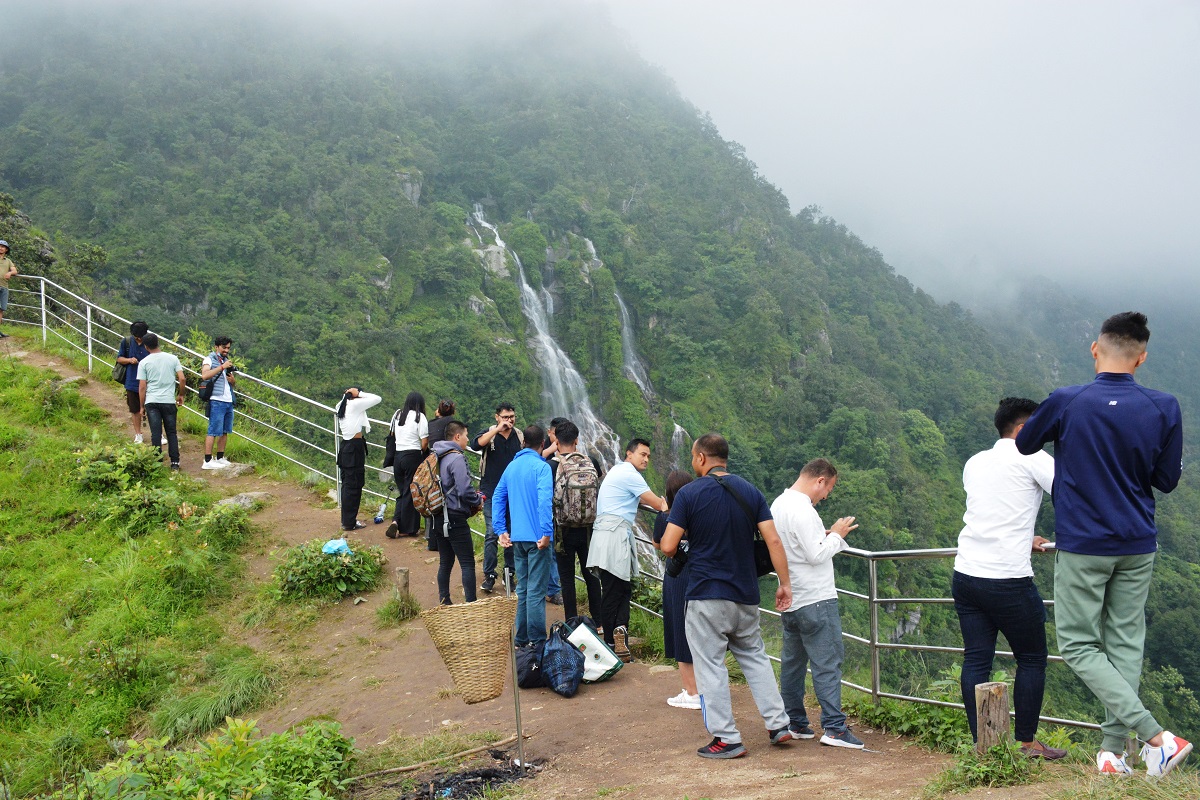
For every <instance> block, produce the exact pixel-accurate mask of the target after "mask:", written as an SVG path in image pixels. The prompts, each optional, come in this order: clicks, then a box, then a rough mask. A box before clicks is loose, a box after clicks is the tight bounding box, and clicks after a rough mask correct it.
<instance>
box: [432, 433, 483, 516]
mask: <svg viewBox="0 0 1200 800" xmlns="http://www.w3.org/2000/svg"><path fill="white" fill-rule="evenodd" d="M433 452H434V453H436V454H437V456H438V463H439V464H440V465H441V477H442V496H443V497H445V498H446V508H447V509H449V510H450V513H452V514H467V513H469V512H470V510H471V506H477V505H479V504H480V503H481V502H482V499H481V497H480V495H479V492H478V491H476V490H475V488H474V487H473V486H471V472H470V470H468V469H467V459H466V457H465V456H463V451H462V448H461V447H459V446H458V445H457V444H455V443H454V442H452V441H449V440H447V441H442V442H434V443H433Z"/></svg>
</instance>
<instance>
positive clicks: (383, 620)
mask: <svg viewBox="0 0 1200 800" xmlns="http://www.w3.org/2000/svg"><path fill="white" fill-rule="evenodd" d="M420 613H421V604H420V603H419V602H418V601H417V598H415V597H413V596H412V594H411V593H409V592H401V591H400V590H399V589H396V588H395V587H393V588H392V596H391V597H390V598H388V600H387V602H386V603H384V604H383V605H382V606H380V608H379V610H378V611H376V612H375V615H376V617H378V619H379V623H380V624H381V625H399V624H400V623H402V622H408V621H409V620H410V619H415V618H416V616H417V615H418V614H420Z"/></svg>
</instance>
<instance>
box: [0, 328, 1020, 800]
mask: <svg viewBox="0 0 1200 800" xmlns="http://www.w3.org/2000/svg"><path fill="white" fill-rule="evenodd" d="M2 344H3V348H2V349H3V350H7V351H8V352H9V354H10V355H12V356H13V357H17V358H20V359H21V360H22V361H24V362H26V363H28V364H30V365H36V366H40V367H48V368H50V369H53V370H54V371H56V372H57V373H59V374H60V375H62V376H64V377H76V376H81V374H82V373H81V371H80V370H78V369H77V368H75V367H74V366H73V365H71V364H68V363H64V360H63V359H62V358H60V357H57V356H51V355H47V354H45V353H42V352H39V351H36V350H33V349H32V348H28V347H24V345H25V344H27V343H26V342H21V341H19V340H16V339H15V338H10V339H7V340H4V341H3V343H2ZM22 348H24V352H21V350H22ZM80 391H81V392H82V393H83V394H84V395H85V396H87V397H88V398H89V399H90V400H92V401H93V402H95V403H96V404H97V405H98V406H99V407H100V408H102V409H104V410H105V411H107V412H108V413H109V415H110V416H111V417H112V420H113V424H114V425H116V426H118V427H119V428H120V429H121V430H122V431H123V432H128V413H127V411H126V410H125V407H124V397H123V396H122V394H121V393H120V390H119V387H117V386H115V385H114V384H112V383H111V382H110V381H107V380H104V379H103V377H100V376H93V378H92V379H91V380H88V381H87V382H86V383H85V384H83V385H82V386H81V388H80ZM180 447H181V452H182V459H181V461H182V465H183V470H184V472H186V473H187V474H188V475H190V476H192V477H193V478H196V479H198V480H202V481H206V482H208V483H209V484H210V485H211V486H212V487H213V488H214V489H216V490H217V491H219V492H223V493H225V494H227V495H233V494H237V493H240V492H247V491H265V492H269V493H270V494H271V496H272V497H271V499H270V500H269V501H268V503H267V505H266V507H265V508H263V509H262V510H260V511H259V512H257V513H256V514H255V517H254V519H255V522H256V523H258V524H259V525H261V526H262V527H263V528H264V529H265V530H266V531H267V532H268V545H267V546H266V547H263V548H261V549H260V550H259V551H258V552H254V553H250V554H248V562H249V564H248V565H249V571H250V574H251V575H252V576H253V578H254V579H255V580H263V581H265V580H267V579H269V576H270V572H271V569H272V568H273V564H274V562H273V560H272V559H271V557H270V551H271V549H272V548H273V547H274V546H275V545H285V544H287V545H290V544H297V543H300V542H304V541H308V540H310V539H313V538H318V537H331V538H332V537H333V536H335V535H337V534H338V530H339V528H338V516H337V511H336V510H335V509H328V508H323V507H322V505H323V504H324V500H323V498H321V497H318V496H317V495H315V494H314V493H313V492H312V491H310V490H307V489H304V488H303V487H301V486H299V485H295V484H292V483H287V482H280V481H273V480H270V479H268V478H264V477H262V476H259V475H254V474H249V475H244V476H242V477H239V478H233V479H229V478H225V477H222V475H221V473H220V472H218V471H202V470H201V469H200V464H201V463H202V461H203V458H202V453H203V440H202V439H201V438H199V437H192V436H183V437H181V443H180ZM362 533H363V534H365V535H364V536H362V537H361V538H362V539H364V540H366V541H368V542H370V543H378V544H380V545H382V546H383V547H384V549H385V551H386V552H387V554H388V557H389V559H390V560H391V565H390V566H392V567H394V566H405V567H408V568H409V569H410V570H411V580H412V590H413V593H414V594H415V595H416V596H417V598H418V599H419V600H420V602H421V604H422V605H423V606H425V607H429V606H431V605H433V604H434V603H435V602H436V599H437V591H436V583H435V579H436V570H437V566H436V555H435V554H433V553H430V552H428V551H426V550H425V548H424V542H414V541H411V540H400V541H389V540H387V539H385V538H384V536H383V527H382V526H373V525H369V526H368V528H367V530H365V531H363V532H362ZM459 591H461V589H460V590H459ZM387 592H388V590H387V589H385V590H382V591H379V592H375V593H373V594H370V595H366V596H365V599H366V602H363V603H360V604H357V605H355V604H354V603H353V602H351V601H349V600H347V601H344V602H342V603H340V604H338V605H336V606H329V607H324V608H323V609H322V610H321V611H320V616H319V617H318V618H317V619H316V620H315V621H313V622H312V624H310V625H307V626H305V627H303V628H302V629H301V630H299V631H297V630H295V629H294V627H289V628H285V627H283V626H279V627H273V626H272V625H271V624H270V623H266V624H263V625H260V626H259V627H256V628H252V629H249V630H246V631H241V630H239V629H238V627H237V625H236V624H235V625H232V626H231V634H232V635H234V636H238V637H240V638H243V639H244V640H246V641H247V643H249V644H251V645H252V646H254V647H255V648H256V649H259V650H262V651H265V652H266V653H268V654H270V655H271V656H272V657H274V658H276V659H278V660H279V661H280V662H281V664H282V665H283V669H284V670H285V671H286V673H287V675H288V676H289V680H288V681H287V688H286V689H285V690H284V694H283V695H282V697H281V698H280V700H279V702H278V703H276V704H275V705H273V706H272V707H270V708H265V709H261V710H260V711H259V713H258V714H257V716H258V718H259V720H260V724H261V726H262V727H263V729H264V730H267V731H276V730H281V729H284V728H286V727H287V726H289V725H292V724H294V723H297V722H300V721H303V720H306V719H310V718H312V717H316V716H328V717H333V718H335V719H337V720H338V721H339V722H341V724H342V726H343V727H344V729H345V731H346V733H347V734H349V735H351V736H353V737H355V739H356V740H357V743H358V745H359V746H360V747H369V746H371V745H373V744H375V743H377V742H380V741H383V740H384V739H386V738H388V737H389V736H392V735H394V734H401V735H414V736H424V735H427V734H430V733H435V732H437V731H439V730H443V729H445V728H446V727H448V726H462V727H463V728H465V729H468V730H492V731H498V732H502V733H504V734H506V735H507V734H510V733H512V732H513V731H514V730H515V728H514V719H513V700H512V695H511V689H510V690H509V691H506V692H505V693H504V695H503V696H502V697H500V698H498V699H496V700H493V701H490V702H487V703H481V704H478V705H475V706H468V705H466V704H464V703H463V702H462V701H461V700H459V699H458V697H457V696H455V695H453V694H452V692H451V689H452V682H451V680H450V676H449V673H447V672H446V669H445V667H444V666H443V664H442V662H441V659H440V657H439V656H438V654H437V651H436V650H435V648H434V646H433V643H432V641H431V640H430V638H429V635H428V634H427V633H426V631H425V628H424V626H423V625H421V624H420V622H413V623H409V624H408V625H406V626H405V627H403V628H401V629H399V630H397V629H381V628H380V627H379V626H378V624H377V622H376V619H375V610H376V608H378V607H379V605H380V604H381V603H383V602H384V600H386V598H387V596H388V595H387ZM556 614H557V615H558V617H559V618H561V612H559V609H557V608H553V609H552V611H551V617H552V618H553V617H554V616H555V615H556ZM678 691H679V682H678V678H677V675H676V674H675V673H674V671H664V670H662V669H661V668H660V669H658V670H655V669H652V668H651V667H649V666H647V665H644V664H637V663H635V664H632V665H630V666H629V667H627V668H625V669H624V670H622V671H621V673H619V674H618V675H617V676H616V678H614V679H613V680H611V681H608V682H606V683H602V684H597V685H588V686H584V687H583V688H582V689H581V691H580V692H579V694H578V695H577V696H576V697H574V698H572V699H569V700H568V699H563V698H561V697H558V696H557V695H555V694H554V693H553V692H551V691H550V690H548V689H542V690H534V691H524V692H522V694H521V709H522V718H523V722H524V727H525V732H526V734H527V736H528V739H527V743H526V752H527V756H528V758H530V759H531V760H535V759H544V760H545V761H546V762H547V766H546V768H545V770H544V772H543V773H542V774H541V775H539V776H538V778H537V779H536V780H534V781H531V782H530V783H528V784H526V789H525V793H526V794H527V795H528V796H530V797H535V798H559V797H596V796H602V795H609V794H611V795H614V796H620V797H631V798H632V797H636V798H680V797H689V798H699V797H714V798H718V797H719V798H767V797H771V798H774V797H778V796H780V795H781V794H784V793H803V794H804V795H805V796H806V797H816V798H822V797H831V798H832V797H835V796H837V797H840V798H843V800H850V799H851V798H864V799H865V798H913V797H916V796H918V795H919V794H920V791H921V789H922V787H923V786H924V785H925V784H926V783H927V782H928V781H929V780H930V779H931V778H932V777H933V776H934V775H935V774H936V773H937V772H939V771H940V770H941V769H943V768H944V767H945V766H946V765H947V764H948V763H949V758H948V757H946V756H944V755H939V754H934V753H930V752H928V751H925V750H923V749H921V748H918V747H915V746H912V745H910V744H908V743H906V742H905V741H903V740H900V739H898V738H896V737H893V736H888V735H884V734H881V733H878V732H876V731H873V730H870V729H867V728H856V729H855V732H856V733H857V734H858V735H859V736H861V738H862V739H863V740H864V741H865V742H866V744H867V748H868V751H866V752H859V751H853V750H843V749H839V748H832V747H824V746H821V745H819V744H818V743H817V742H816V741H815V740H814V741H806V742H792V743H790V744H787V745H784V746H780V747H772V746H770V745H768V743H767V739H766V733H765V731H764V729H763V727H762V723H761V719H760V718H759V717H758V714H757V712H756V711H755V708H754V703H753V700H752V698H751V697H750V694H749V692H748V690H747V689H746V688H745V687H744V686H739V687H734V691H733V696H734V709H735V713H736V716H737V719H738V721H739V724H740V725H741V727H742V730H743V734H744V736H745V742H746V745H747V748H748V749H749V751H750V753H749V756H748V757H746V758H741V759H737V760H735V761H728V762H711V761H704V760H701V759H699V758H698V757H697V756H696V755H695V749H696V748H697V747H699V746H700V745H702V744H705V743H706V742H707V741H708V739H709V738H710V737H709V736H708V734H707V733H706V732H705V730H704V727H703V723H702V721H701V716H700V713H699V712H697V711H685V710H679V709H674V708H671V707H669V706H667V704H666V702H665V699H666V698H667V697H668V696H670V695H673V694H675V693H677V692H678ZM979 796H981V797H984V796H991V797H1000V796H1002V795H1000V794H996V795H990V794H981V795H979ZM1024 796H1028V790H1027V793H1026V795H1024Z"/></svg>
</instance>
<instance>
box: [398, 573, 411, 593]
mask: <svg viewBox="0 0 1200 800" xmlns="http://www.w3.org/2000/svg"><path fill="white" fill-rule="evenodd" d="M396 589H398V590H399V592H400V594H402V595H403V594H408V567H396Z"/></svg>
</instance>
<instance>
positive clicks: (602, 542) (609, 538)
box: [587, 439, 667, 663]
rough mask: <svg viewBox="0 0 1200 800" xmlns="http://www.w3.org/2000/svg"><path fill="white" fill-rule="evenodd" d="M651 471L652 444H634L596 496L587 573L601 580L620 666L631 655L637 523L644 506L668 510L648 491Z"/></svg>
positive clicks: (607, 629) (607, 633)
mask: <svg viewBox="0 0 1200 800" xmlns="http://www.w3.org/2000/svg"><path fill="white" fill-rule="evenodd" d="M649 466H650V443H649V442H647V441H646V440H645V439H633V440H632V441H630V442H629V444H628V445H627V446H626V447H625V460H624V461H622V462H621V463H620V464H617V465H616V466H615V467H613V468H612V469H610V470H609V471H608V474H607V475H605V476H604V481H603V482H602V483H601V484H600V491H599V492H598V493H597V494H596V521H595V523H593V525H592V543H591V545H589V547H588V561H587V565H588V569H590V570H593V571H594V574H595V575H596V577H598V578H599V579H600V627H602V628H603V629H604V640H605V641H606V642H608V646H609V647H611V648H612V649H613V652H614V653H615V654H616V655H617V657H619V658H620V659H621V660H622V661H624V662H626V663H628V662H629V661H631V660H632V655H631V654H630V652H629V602H630V600H631V599H632V598H633V579H634V578H635V577H636V576H637V574H638V570H639V567H638V560H637V550H636V548H635V545H634V542H633V521H634V520H635V519H636V518H637V511H638V506H639V505H640V504H642V503H645V504H646V505H648V506H650V507H651V508H654V509H657V510H660V511H666V510H667V503H666V501H665V500H663V499H662V498H661V497H659V496H658V495H656V494H655V493H654V492H652V491H651V490H650V486H649V485H648V484H647V483H646V479H645V478H643V477H642V473H643V472H645V471H646V468H647V467H649Z"/></svg>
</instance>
